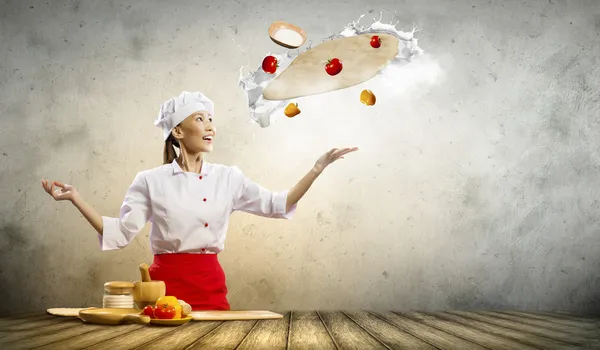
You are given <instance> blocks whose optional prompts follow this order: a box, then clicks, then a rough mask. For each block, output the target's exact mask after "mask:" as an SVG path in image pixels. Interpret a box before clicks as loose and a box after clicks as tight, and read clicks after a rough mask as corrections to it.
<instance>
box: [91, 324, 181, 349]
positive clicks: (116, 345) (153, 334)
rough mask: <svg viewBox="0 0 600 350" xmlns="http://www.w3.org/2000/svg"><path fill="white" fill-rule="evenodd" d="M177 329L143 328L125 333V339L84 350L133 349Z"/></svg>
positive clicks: (113, 340)
mask: <svg viewBox="0 0 600 350" xmlns="http://www.w3.org/2000/svg"><path fill="white" fill-rule="evenodd" d="M114 327H120V326H114ZM177 328H178V327H161V326H143V327H141V328H139V329H136V330H134V331H132V332H129V333H127V336H126V337H114V338H110V339H105V340H103V341H100V342H99V343H96V344H95V345H93V346H90V347H86V350H88V349H90V350H115V349H134V348H136V347H138V346H140V345H142V344H146V343H148V342H149V341H152V340H154V339H160V337H163V336H165V335H167V334H169V333H171V332H176V330H177Z"/></svg>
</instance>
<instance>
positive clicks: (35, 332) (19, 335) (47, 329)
mask: <svg viewBox="0 0 600 350" xmlns="http://www.w3.org/2000/svg"><path fill="white" fill-rule="evenodd" d="M80 324H81V321H79V320H77V321H75V320H71V321H69V322H59V323H53V324H50V325H45V326H42V327H38V328H32V329H24V330H18V331H12V332H10V333H9V334H8V335H6V336H5V337H2V338H0V349H1V348H2V344H7V343H10V342H14V341H16V340H20V339H25V338H30V337H36V336H43V335H46V334H51V333H54V332H58V331H64V330H67V329H69V328H72V327H77V326H79V325H80Z"/></svg>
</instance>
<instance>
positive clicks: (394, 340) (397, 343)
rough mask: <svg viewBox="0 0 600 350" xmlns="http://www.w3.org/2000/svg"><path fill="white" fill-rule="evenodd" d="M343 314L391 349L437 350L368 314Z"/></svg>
mask: <svg viewBox="0 0 600 350" xmlns="http://www.w3.org/2000/svg"><path fill="white" fill-rule="evenodd" d="M344 314H345V315H346V316H347V317H348V318H350V319H351V320H352V321H354V322H355V323H356V324H358V325H359V326H360V327H362V328H363V329H365V330H366V331H367V332H369V333H370V334H371V335H373V336H374V337H375V338H377V339H378V340H379V341H380V342H382V343H384V344H385V345H387V346H388V347H389V348H391V349H415V350H435V349H437V348H436V347H434V346H432V345H430V344H428V343H427V342H425V341H423V340H421V339H419V338H417V337H415V336H414V335H411V334H409V333H406V332H404V331H402V330H400V329H399V328H398V327H396V326H393V325H391V324H390V323H388V322H386V321H384V320H382V319H381V318H379V317H376V316H374V315H373V314H370V313H368V312H364V311H362V312H361V311H359V312H345V313H344Z"/></svg>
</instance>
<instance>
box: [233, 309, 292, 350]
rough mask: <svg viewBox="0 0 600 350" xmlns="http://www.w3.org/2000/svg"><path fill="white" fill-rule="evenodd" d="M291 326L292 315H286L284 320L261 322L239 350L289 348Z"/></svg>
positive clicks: (282, 349) (283, 349)
mask: <svg viewBox="0 0 600 350" xmlns="http://www.w3.org/2000/svg"><path fill="white" fill-rule="evenodd" d="M289 324H290V313H289V312H288V313H286V314H285V315H284V318H283V319H278V320H259V321H258V323H257V325H256V326H255V327H254V329H252V331H251V332H250V333H248V335H247V336H246V338H245V339H244V340H243V341H242V342H241V344H240V345H239V346H238V348H237V350H245V349H247V350H253V349H273V350H275V349H281V350H285V349H286V348H287V340H288V333H289V332H288V331H289Z"/></svg>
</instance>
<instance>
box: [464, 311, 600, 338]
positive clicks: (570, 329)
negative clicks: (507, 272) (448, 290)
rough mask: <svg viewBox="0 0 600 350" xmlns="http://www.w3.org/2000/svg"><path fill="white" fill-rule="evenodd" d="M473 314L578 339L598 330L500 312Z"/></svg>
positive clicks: (590, 335) (592, 334)
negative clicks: (555, 331)
mask: <svg viewBox="0 0 600 350" xmlns="http://www.w3.org/2000/svg"><path fill="white" fill-rule="evenodd" d="M475 313H477V314H480V315H487V316H492V317H496V318H500V319H505V320H511V321H515V322H519V323H523V324H529V325H534V326H540V327H544V328H547V329H550V330H559V331H561V332H566V333H569V334H572V335H576V336H580V337H587V338H589V337H594V336H595V334H597V332H598V328H595V329H594V328H593V327H592V328H588V327H577V326H573V325H571V324H562V323H557V322H551V321H548V320H542V319H535V318H530V317H524V316H513V315H509V314H505V313H501V312H496V311H476V312H475Z"/></svg>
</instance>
